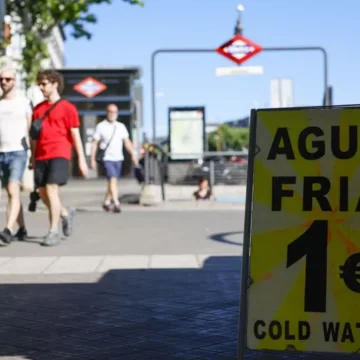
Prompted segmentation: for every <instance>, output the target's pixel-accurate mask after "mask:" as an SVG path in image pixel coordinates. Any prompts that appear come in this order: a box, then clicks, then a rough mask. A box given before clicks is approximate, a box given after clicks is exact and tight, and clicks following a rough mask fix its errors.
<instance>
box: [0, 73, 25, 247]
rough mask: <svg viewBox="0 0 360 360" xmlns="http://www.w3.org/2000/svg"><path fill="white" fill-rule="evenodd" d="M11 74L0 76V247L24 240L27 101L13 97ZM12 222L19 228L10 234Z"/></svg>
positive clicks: (13, 88)
mask: <svg viewBox="0 0 360 360" xmlns="http://www.w3.org/2000/svg"><path fill="white" fill-rule="evenodd" d="M15 85H16V80H15V72H14V71H13V70H11V69H6V70H2V71H1V73H0V86H1V90H2V96H1V98H0V178H1V186H2V188H4V189H6V192H7V195H8V204H7V211H6V225H5V228H4V230H3V231H1V232H0V240H1V241H2V242H3V244H10V243H11V242H12V241H13V240H14V238H17V239H18V240H26V238H27V231H26V227H25V221H24V212H23V207H22V204H21V199H20V187H21V180H22V178H23V175H24V171H25V168H26V164H27V159H28V148H29V146H28V132H29V127H30V124H31V114H32V107H31V103H30V101H29V100H28V99H27V98H25V97H21V96H17V95H16V90H15ZM16 222H17V223H18V225H19V229H18V231H17V233H16V234H15V235H14V234H13V233H14V230H15V225H16Z"/></svg>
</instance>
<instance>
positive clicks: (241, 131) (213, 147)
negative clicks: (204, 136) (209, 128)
mask: <svg viewBox="0 0 360 360" xmlns="http://www.w3.org/2000/svg"><path fill="white" fill-rule="evenodd" d="M208 143H209V151H217V150H227V149H231V150H235V151H241V150H243V149H244V148H247V147H248V145H249V129H248V128H232V127H230V126H228V125H221V126H220V127H219V128H218V129H217V130H216V131H214V132H212V133H210V134H209V135H208ZM219 148H220V149H219Z"/></svg>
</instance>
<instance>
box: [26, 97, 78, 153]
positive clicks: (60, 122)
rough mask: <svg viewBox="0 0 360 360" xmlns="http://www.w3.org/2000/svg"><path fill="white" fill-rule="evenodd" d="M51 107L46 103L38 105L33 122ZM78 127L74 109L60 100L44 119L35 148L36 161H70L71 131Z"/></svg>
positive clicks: (66, 102) (71, 105)
mask: <svg viewBox="0 0 360 360" xmlns="http://www.w3.org/2000/svg"><path fill="white" fill-rule="evenodd" d="M51 106H52V104H51V103H49V102H48V101H43V102H42V103H40V104H38V105H37V106H36V107H35V109H34V113H33V120H36V119H39V118H41V117H42V116H43V115H44V114H45V112H46V111H47V110H48V109H49V108H50V107H51ZM78 127H80V120H79V115H78V112H77V110H76V107H75V106H74V105H73V104H72V103H70V102H69V101H67V100H61V101H60V102H59V103H58V104H57V105H56V106H55V107H54V108H53V109H52V110H51V111H50V113H49V114H48V115H47V116H46V117H45V119H44V121H43V123H42V130H41V133H40V137H39V140H38V141H37V146H36V154H35V158H36V160H51V159H55V158H64V159H67V160H70V159H71V149H72V143H73V139H72V134H71V129H73V128H78Z"/></svg>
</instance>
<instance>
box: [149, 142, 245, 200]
mask: <svg viewBox="0 0 360 360" xmlns="http://www.w3.org/2000/svg"><path fill="white" fill-rule="evenodd" d="M186 157H188V158H192V159H197V160H191V159H189V160H176V158H186ZM174 158H175V159H174ZM144 171H145V184H147V185H150V184H156V185H160V186H161V190H162V197H163V200H165V183H168V184H171V185H196V184H197V183H198V180H199V179H200V178H206V179H208V181H209V184H210V186H211V187H213V186H215V185H220V184H224V185H243V184H246V179H247V154H245V153H244V152H239V151H237V152H235V151H232V152H230V151H226V152H205V153H203V154H193V155H191V156H189V154H176V156H175V154H171V153H167V152H166V151H165V149H164V148H163V147H161V146H160V145H157V144H149V145H148V147H147V149H146V151H145V157H144Z"/></svg>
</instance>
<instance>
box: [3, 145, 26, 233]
mask: <svg viewBox="0 0 360 360" xmlns="http://www.w3.org/2000/svg"><path fill="white" fill-rule="evenodd" d="M26 162H27V151H16V152H14V153H12V157H11V160H10V164H9V170H10V177H9V182H8V186H7V193H8V197H9V203H8V208H9V211H8V216H7V220H6V227H7V228H8V229H9V230H10V231H11V232H12V231H14V227H15V223H16V222H19V223H20V224H19V225H20V227H22V228H25V220H24V214H23V211H22V204H21V199H20V186H21V181H22V178H23V176H24V172H25V167H26Z"/></svg>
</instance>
